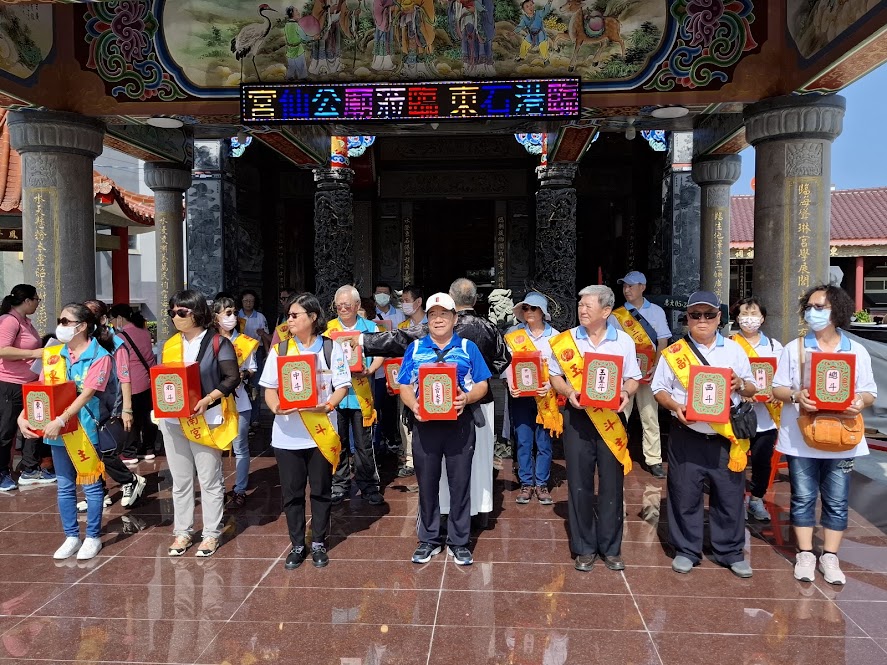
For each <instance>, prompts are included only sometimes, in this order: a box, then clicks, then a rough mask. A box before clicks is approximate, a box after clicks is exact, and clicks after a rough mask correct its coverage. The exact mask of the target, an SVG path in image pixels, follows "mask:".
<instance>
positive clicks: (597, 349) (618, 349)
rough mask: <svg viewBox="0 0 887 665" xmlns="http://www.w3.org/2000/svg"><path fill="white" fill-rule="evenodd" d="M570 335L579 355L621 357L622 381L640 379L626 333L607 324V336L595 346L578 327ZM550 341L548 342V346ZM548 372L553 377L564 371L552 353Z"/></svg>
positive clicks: (639, 371) (582, 329) (629, 339)
mask: <svg viewBox="0 0 887 665" xmlns="http://www.w3.org/2000/svg"><path fill="white" fill-rule="evenodd" d="M570 335H571V336H572V337H573V341H574V342H576V347H577V348H578V349H579V353H582V354H585V353H603V354H607V355H611V356H622V359H623V360H622V381H623V383H624V382H625V381H626V380H627V379H635V380H639V379H640V378H641V368H640V367H639V366H638V357H637V354H636V353H635V347H634V340H632V339H631V337H629V336H628V335H627V334H626V333H624V332H622V331H621V330H617V329H616V328H615V327H614V326H611V325H610V324H607V334H606V335H604V339H603V340H601V343H600V344H598V345H597V346H595V345H594V344H592V342H591V340H590V339H589V337H588V333H587V332H586V331H585V328H584V327H582V326H579V327H577V328H571V329H570ZM550 343H551V340H549V344H550ZM548 372H549V373H550V374H552V375H553V376H563V375H564V370H562V369H561V366H560V363H559V362H558V361H557V358H555V355H554V353H553V352H552V353H551V354H549V356H548Z"/></svg>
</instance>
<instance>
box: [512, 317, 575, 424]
mask: <svg viewBox="0 0 887 665" xmlns="http://www.w3.org/2000/svg"><path fill="white" fill-rule="evenodd" d="M505 343H506V344H508V346H509V347H510V348H511V350H512V351H529V352H532V351H538V350H539V349H537V348H536V345H535V344H533V340H532V339H530V336H529V335H528V334H527V331H526V330H523V329H519V330H515V331H513V332H510V333H508V334H506V335H505ZM541 360H542V376H541V377H539V378H540V379H541V380H542V382H543V383H545V382H547V381H548V379H549V377H548V362H547V358H542V359H541ZM534 398H535V400H536V411H537V413H536V422H537V423H538V424H539V425H542V426H543V427H544V428H545V429H547V430H548V431H549V432H550V433H551V436H560V435H561V434H563V433H564V416H563V414H561V411H560V409H558V408H557V394H556V393H555V392H554V388H549V389H548V392H547V393H545V396H544V397H539V395H534Z"/></svg>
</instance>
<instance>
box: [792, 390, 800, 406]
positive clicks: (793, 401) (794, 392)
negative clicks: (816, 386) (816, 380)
mask: <svg viewBox="0 0 887 665" xmlns="http://www.w3.org/2000/svg"><path fill="white" fill-rule="evenodd" d="M796 395H797V391H792V396H791V401H792V404H797V403H798V398H797V396H796Z"/></svg>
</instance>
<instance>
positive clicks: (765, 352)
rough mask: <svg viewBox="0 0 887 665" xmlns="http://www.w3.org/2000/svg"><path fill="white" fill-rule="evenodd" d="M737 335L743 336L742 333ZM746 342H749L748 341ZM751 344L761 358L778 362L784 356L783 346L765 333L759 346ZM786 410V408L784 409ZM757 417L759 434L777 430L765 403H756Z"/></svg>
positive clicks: (759, 341)
mask: <svg viewBox="0 0 887 665" xmlns="http://www.w3.org/2000/svg"><path fill="white" fill-rule="evenodd" d="M736 334H737V335H741V334H742V333H736ZM745 341H746V342H748V340H745ZM749 344H750V345H751V347H752V348H753V349H754V350H755V352H756V353H757V354H758V356H760V357H761V358H776V359H777V360H778V359H779V356H780V355H782V349H783V346H782V344H780V343H779V342H777V341H776V340H775V339H771V338H770V337H767V336H766V335H764V333H761V336H760V338H759V339H758V343H757V344H751V342H749ZM740 348H741V347H740ZM749 362H750V361H749ZM784 410H785V407H783V411H784ZM755 416H756V417H757V419H758V432H768V431H770V430H771V429H776V423H774V422H773V418H772V417H771V416H770V412H769V411H768V410H767V405H766V404H764V403H763V402H755Z"/></svg>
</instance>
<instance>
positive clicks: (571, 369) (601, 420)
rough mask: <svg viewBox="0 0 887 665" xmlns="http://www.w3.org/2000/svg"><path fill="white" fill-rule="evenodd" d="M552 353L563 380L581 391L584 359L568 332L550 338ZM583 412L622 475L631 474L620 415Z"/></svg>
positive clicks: (603, 411) (593, 410)
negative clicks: (611, 454) (561, 371)
mask: <svg viewBox="0 0 887 665" xmlns="http://www.w3.org/2000/svg"><path fill="white" fill-rule="evenodd" d="M551 350H552V352H553V353H554V357H555V358H556V359H557V362H558V364H559V365H560V366H561V369H562V370H564V378H565V379H566V380H567V381H568V382H569V383H570V385H571V386H573V389H574V390H578V391H581V390H582V374H583V370H584V369H585V356H584V355H583V354H582V353H580V352H579V347H578V346H576V340H574V339H573V335H571V334H570V331H569V330H567V331H564V332H562V333H560V334H559V335H555V336H554V337H552V338H551ZM585 413H587V414H588V417H589V418H591V422H592V423H593V424H594V428H595V429H596V430H597V431H598V434H600V435H601V438H602V439H603V440H604V443H606V444H607V447H608V448H609V449H610V452H611V453H613V457H615V458H616V460H617V461H618V462H619V463H620V464H621V465H622V472H623V473H624V474H626V475H627V474H628V472H629V471H631V456H629V454H628V433H627V432H626V431H625V426H624V425H623V424H622V420H621V419H620V418H619V415H618V414H617V413H616V412H615V411H613V409H601V408H597V407H588V408H587V409H585Z"/></svg>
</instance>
